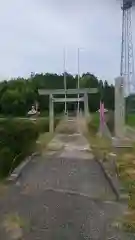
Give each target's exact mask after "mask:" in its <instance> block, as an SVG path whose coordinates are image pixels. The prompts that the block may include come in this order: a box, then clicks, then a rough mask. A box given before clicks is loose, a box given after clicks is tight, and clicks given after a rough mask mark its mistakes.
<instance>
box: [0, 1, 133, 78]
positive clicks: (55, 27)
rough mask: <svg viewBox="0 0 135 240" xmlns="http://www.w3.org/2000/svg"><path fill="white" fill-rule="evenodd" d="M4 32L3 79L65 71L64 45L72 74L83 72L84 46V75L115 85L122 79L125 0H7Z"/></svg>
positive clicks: (0, 18) (0, 43)
mask: <svg viewBox="0 0 135 240" xmlns="http://www.w3.org/2000/svg"><path fill="white" fill-rule="evenodd" d="M134 25H135V14H133V26H134ZM0 29H1V38H0V79H3V78H11V77H16V76H24V77H27V76H29V75H30V73H31V72H56V73H61V72H63V49H64V47H65V48H66V70H67V71H68V72H70V73H72V74H75V73H77V48H80V72H87V71H89V72H91V73H93V74H95V75H96V76H98V77H99V78H101V79H103V80H104V79H107V80H109V82H113V79H114V78H115V77H116V76H117V75H119V68H120V44H121V11H120V1H119V0H96V1H95V0H94V1H92V0H4V1H0ZM133 41H134V42H135V34H134V35H133Z"/></svg>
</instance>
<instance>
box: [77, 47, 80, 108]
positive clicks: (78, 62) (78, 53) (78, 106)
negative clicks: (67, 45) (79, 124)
mask: <svg viewBox="0 0 135 240" xmlns="http://www.w3.org/2000/svg"><path fill="white" fill-rule="evenodd" d="M77 65H78V66H77V67H78V81H77V88H78V91H79V88H80V49H79V48H78V52H77ZM79 97H80V95H79V93H78V104H77V112H78V113H79V108H80V103H79Z"/></svg>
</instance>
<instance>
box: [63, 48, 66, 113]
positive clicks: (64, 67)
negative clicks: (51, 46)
mask: <svg viewBox="0 0 135 240" xmlns="http://www.w3.org/2000/svg"><path fill="white" fill-rule="evenodd" d="M63 60H64V66H63V69H64V90H65V114H66V113H67V103H66V87H67V84H66V51H65V48H64V59H63Z"/></svg>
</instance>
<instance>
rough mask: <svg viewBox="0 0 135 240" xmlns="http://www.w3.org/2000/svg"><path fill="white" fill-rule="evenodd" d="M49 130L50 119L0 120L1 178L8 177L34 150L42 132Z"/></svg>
mask: <svg viewBox="0 0 135 240" xmlns="http://www.w3.org/2000/svg"><path fill="white" fill-rule="evenodd" d="M47 131H48V119H42V120H41V121H40V120H37V121H32V120H13V119H8V120H1V121H0V178H3V177H6V176H7V175H8V174H9V173H10V172H11V171H13V169H14V168H15V167H16V166H17V165H18V164H19V163H20V162H21V161H22V160H23V159H24V158H25V157H26V156H27V155H28V154H29V153H30V152H31V151H32V147H33V145H34V144H35V143H36V139H37V138H38V136H39V134H40V133H41V132H47Z"/></svg>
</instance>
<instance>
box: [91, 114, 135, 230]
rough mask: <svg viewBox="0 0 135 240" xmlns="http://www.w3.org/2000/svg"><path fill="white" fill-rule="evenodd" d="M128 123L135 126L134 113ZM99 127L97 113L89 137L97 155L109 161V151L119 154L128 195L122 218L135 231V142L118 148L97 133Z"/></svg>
mask: <svg viewBox="0 0 135 240" xmlns="http://www.w3.org/2000/svg"><path fill="white" fill-rule="evenodd" d="M128 123H129V124H130V125H132V126H135V118H134V115H130V116H129V119H128ZM98 129H99V116H98V114H97V113H95V114H93V116H92V118H91V121H90V122H89V124H88V130H89V135H88V138H89V141H90V143H91V147H92V150H93V153H94V155H95V156H96V157H98V158H101V159H103V160H106V161H107V159H108V158H107V155H108V153H110V152H115V153H116V154H117V162H116V163H117V169H118V173H119V179H120V181H121V183H122V185H123V189H122V190H121V191H122V192H123V194H126V195H128V211H127V212H126V214H125V215H124V218H123V219H122V220H121V224H122V226H123V227H124V229H125V231H127V232H130V233H135V143H134V144H133V147H132V148H126V149H122V148H121V149H117V150H116V149H114V148H113V147H112V143H111V140H109V139H108V138H105V137H101V136H99V135H98V134H97V133H98Z"/></svg>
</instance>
